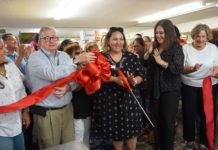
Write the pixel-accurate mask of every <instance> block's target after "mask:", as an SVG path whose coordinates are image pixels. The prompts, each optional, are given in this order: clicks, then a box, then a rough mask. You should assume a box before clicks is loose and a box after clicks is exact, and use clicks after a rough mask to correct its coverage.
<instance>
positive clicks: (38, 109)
mask: <svg viewBox="0 0 218 150" xmlns="http://www.w3.org/2000/svg"><path fill="white" fill-rule="evenodd" d="M66 106H67V105H64V106H62V107H50V108H48V107H42V106H37V105H33V106H30V112H31V113H33V114H36V115H39V116H42V117H45V116H46V112H47V111H50V110H59V109H63V108H65V107H66Z"/></svg>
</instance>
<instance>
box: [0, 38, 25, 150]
mask: <svg viewBox="0 0 218 150" xmlns="http://www.w3.org/2000/svg"><path fill="white" fill-rule="evenodd" d="M4 55H5V49H4V43H3V41H2V39H0V105H8V104H10V103H14V102H17V101H18V100H20V99H21V98H23V97H25V96H26V92H25V88H24V85H23V80H22V73H21V72H20V71H19V69H18V68H17V67H16V65H15V64H14V63H13V62H11V61H9V60H8V59H6V58H5V56H4ZM28 124H29V123H28ZM24 149H25V147H24V138H23V133H22V119H21V110H17V111H14V112H9V113H0V150H24Z"/></svg>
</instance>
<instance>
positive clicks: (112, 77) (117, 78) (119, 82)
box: [110, 76, 124, 87]
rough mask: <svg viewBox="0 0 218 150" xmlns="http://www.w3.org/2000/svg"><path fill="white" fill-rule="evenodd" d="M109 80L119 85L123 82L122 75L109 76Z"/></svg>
mask: <svg viewBox="0 0 218 150" xmlns="http://www.w3.org/2000/svg"><path fill="white" fill-rule="evenodd" d="M110 81H111V82H114V83H116V84H118V85H120V86H122V87H123V86H124V84H123V78H122V77H114V76H111V79H110Z"/></svg>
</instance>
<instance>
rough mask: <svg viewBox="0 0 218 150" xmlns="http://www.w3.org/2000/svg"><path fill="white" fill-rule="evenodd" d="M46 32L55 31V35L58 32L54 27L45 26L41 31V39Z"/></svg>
mask: <svg viewBox="0 0 218 150" xmlns="http://www.w3.org/2000/svg"><path fill="white" fill-rule="evenodd" d="M46 30H53V31H55V33H57V30H56V29H55V28H54V27H51V26H43V27H41V28H40V30H39V38H40V37H42V32H44V31H46Z"/></svg>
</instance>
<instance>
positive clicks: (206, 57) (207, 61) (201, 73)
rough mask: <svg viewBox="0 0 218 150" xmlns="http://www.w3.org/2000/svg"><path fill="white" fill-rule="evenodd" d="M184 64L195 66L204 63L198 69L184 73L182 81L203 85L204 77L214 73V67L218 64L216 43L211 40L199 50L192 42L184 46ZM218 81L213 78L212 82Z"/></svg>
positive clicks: (196, 85)
mask: <svg viewBox="0 0 218 150" xmlns="http://www.w3.org/2000/svg"><path fill="white" fill-rule="evenodd" d="M183 53H184V56H185V58H184V66H185V65H188V66H195V64H202V66H201V67H200V69H199V70H198V71H195V72H192V73H189V74H182V76H181V77H182V82H183V83H184V84H186V85H189V86H194V87H202V82H203V79H204V78H205V77H207V76H209V75H210V74H211V73H212V70H213V67H215V66H218V49H217V47H216V46H215V45H214V44H211V43H209V42H207V43H206V46H205V48H204V49H203V50H201V51H198V50H196V49H195V48H194V47H193V46H192V43H189V44H186V45H184V46H183ZM216 83H218V80H217V79H216V78H212V84H213V85H214V84H216Z"/></svg>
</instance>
